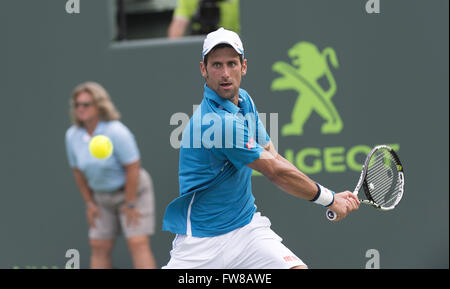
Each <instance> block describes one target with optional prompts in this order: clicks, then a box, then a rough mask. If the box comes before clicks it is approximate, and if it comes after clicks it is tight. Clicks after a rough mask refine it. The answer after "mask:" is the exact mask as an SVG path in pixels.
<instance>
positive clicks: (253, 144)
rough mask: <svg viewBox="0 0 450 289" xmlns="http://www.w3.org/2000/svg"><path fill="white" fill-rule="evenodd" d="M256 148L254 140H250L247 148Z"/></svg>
mask: <svg viewBox="0 0 450 289" xmlns="http://www.w3.org/2000/svg"><path fill="white" fill-rule="evenodd" d="M254 147H255V141H254V140H253V138H250V140H249V141H248V142H247V148H248V149H249V150H250V149H252V148H254Z"/></svg>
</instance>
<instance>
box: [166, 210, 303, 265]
mask: <svg viewBox="0 0 450 289" xmlns="http://www.w3.org/2000/svg"><path fill="white" fill-rule="evenodd" d="M270 225H271V224H270V221H269V219H268V218H267V217H263V216H261V213H259V212H258V213H255V214H254V215H253V219H252V221H251V222H250V223H249V224H248V225H246V226H244V227H241V228H238V229H236V230H234V231H231V232H229V233H226V234H223V235H219V236H215V237H202V238H199V237H192V236H187V235H179V234H178V235H176V236H175V239H174V240H173V242H172V250H171V251H170V260H169V263H168V264H167V265H166V266H164V267H162V269H289V268H292V267H295V266H301V265H303V266H305V264H304V263H303V261H302V260H300V258H298V257H297V256H296V255H295V254H294V253H292V252H291V250H289V249H288V248H286V247H285V246H284V245H283V244H282V243H281V241H282V239H281V238H280V236H278V235H277V234H276V233H275V232H274V231H272V230H271V229H270Z"/></svg>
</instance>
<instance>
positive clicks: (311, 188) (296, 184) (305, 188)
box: [270, 155, 318, 200]
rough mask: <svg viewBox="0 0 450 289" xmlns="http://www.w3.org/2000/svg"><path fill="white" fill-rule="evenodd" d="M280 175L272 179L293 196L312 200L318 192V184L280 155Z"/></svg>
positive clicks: (278, 159)
mask: <svg viewBox="0 0 450 289" xmlns="http://www.w3.org/2000/svg"><path fill="white" fill-rule="evenodd" d="M276 159H277V162H278V166H279V167H278V173H277V174H275V177H273V178H270V179H271V181H272V182H273V183H274V184H276V185H277V186H278V187H279V188H280V189H282V190H283V191H285V192H286V193H288V194H291V195H293V196H296V197H299V198H303V199H306V200H312V199H314V197H315V196H316V194H317V192H318V188H317V185H316V183H315V182H314V181H313V180H311V179H310V178H309V177H308V176H307V175H305V174H304V173H303V172H301V171H300V170H299V169H297V168H296V167H295V166H294V165H293V164H291V163H290V162H289V161H288V160H286V159H285V158H283V157H282V156H280V155H278V157H277V158H276Z"/></svg>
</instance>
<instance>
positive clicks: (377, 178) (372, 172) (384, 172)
mask: <svg viewBox="0 0 450 289" xmlns="http://www.w3.org/2000/svg"><path fill="white" fill-rule="evenodd" d="M366 181H367V189H368V190H369V195H370V197H371V198H372V200H373V201H374V202H375V203H377V204H378V205H380V206H382V207H390V206H393V205H395V203H396V201H397V198H398V196H399V194H400V192H401V180H400V179H399V177H398V169H397V162H396V161H395V159H394V158H393V157H392V155H391V153H389V152H388V151H385V150H379V151H376V152H375V153H374V155H373V156H372V158H371V160H370V162H369V165H368V170H367V176H366Z"/></svg>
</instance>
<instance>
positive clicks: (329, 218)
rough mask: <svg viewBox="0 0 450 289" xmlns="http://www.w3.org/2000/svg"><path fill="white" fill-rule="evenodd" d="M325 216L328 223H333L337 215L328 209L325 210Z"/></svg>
mask: <svg viewBox="0 0 450 289" xmlns="http://www.w3.org/2000/svg"><path fill="white" fill-rule="evenodd" d="M326 215H327V219H328V220H330V221H334V220H336V218H337V214H336V213H335V212H333V211H332V210H330V209H328V210H327V213H326Z"/></svg>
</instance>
